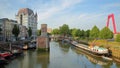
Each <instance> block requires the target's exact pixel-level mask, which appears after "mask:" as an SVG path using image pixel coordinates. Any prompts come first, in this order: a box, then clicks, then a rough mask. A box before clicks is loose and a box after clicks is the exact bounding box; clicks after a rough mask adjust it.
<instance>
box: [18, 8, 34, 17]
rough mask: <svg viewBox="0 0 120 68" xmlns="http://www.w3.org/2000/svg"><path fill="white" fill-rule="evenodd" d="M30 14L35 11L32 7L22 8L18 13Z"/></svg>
mask: <svg viewBox="0 0 120 68" xmlns="http://www.w3.org/2000/svg"><path fill="white" fill-rule="evenodd" d="M22 13H23V14H28V15H30V14H32V13H33V11H32V10H31V9H29V8H22V9H20V10H19V11H18V15H19V14H22Z"/></svg>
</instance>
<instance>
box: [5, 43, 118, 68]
mask: <svg viewBox="0 0 120 68" xmlns="http://www.w3.org/2000/svg"><path fill="white" fill-rule="evenodd" d="M24 54H25V56H23V57H18V58H16V59H14V60H12V61H11V62H10V64H8V65H5V68H120V64H118V63H115V62H110V61H107V60H104V59H102V58H99V57H96V56H94V55H89V54H87V53H85V52H83V51H81V50H79V49H78V48H75V47H73V46H71V45H68V44H61V43H57V42H51V43H50V52H38V51H36V50H29V51H24ZM3 68H4V66H3Z"/></svg>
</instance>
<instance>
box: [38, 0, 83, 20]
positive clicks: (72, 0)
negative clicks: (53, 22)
mask: <svg viewBox="0 0 120 68" xmlns="http://www.w3.org/2000/svg"><path fill="white" fill-rule="evenodd" d="M80 2H82V1H81V0H61V1H60V2H59V3H58V4H57V5H56V4H55V5H53V6H52V7H49V6H48V5H47V6H48V7H47V8H46V11H44V12H39V16H40V17H39V18H38V19H39V20H43V19H46V18H49V17H50V16H52V15H54V14H57V13H58V12H60V11H62V10H64V9H67V8H70V7H71V6H74V5H76V4H78V3H80ZM38 9H39V8H38Z"/></svg>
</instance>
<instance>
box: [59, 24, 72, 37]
mask: <svg viewBox="0 0 120 68" xmlns="http://www.w3.org/2000/svg"><path fill="white" fill-rule="evenodd" d="M60 34H61V35H63V36H64V37H65V36H68V35H69V34H70V31H69V26H68V25H67V24H64V25H62V26H61V27H60Z"/></svg>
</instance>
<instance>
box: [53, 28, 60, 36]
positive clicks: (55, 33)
mask: <svg viewBox="0 0 120 68" xmlns="http://www.w3.org/2000/svg"><path fill="white" fill-rule="evenodd" d="M59 33H60V32H59V29H57V28H56V29H53V31H52V34H53V35H58V34H59Z"/></svg>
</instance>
